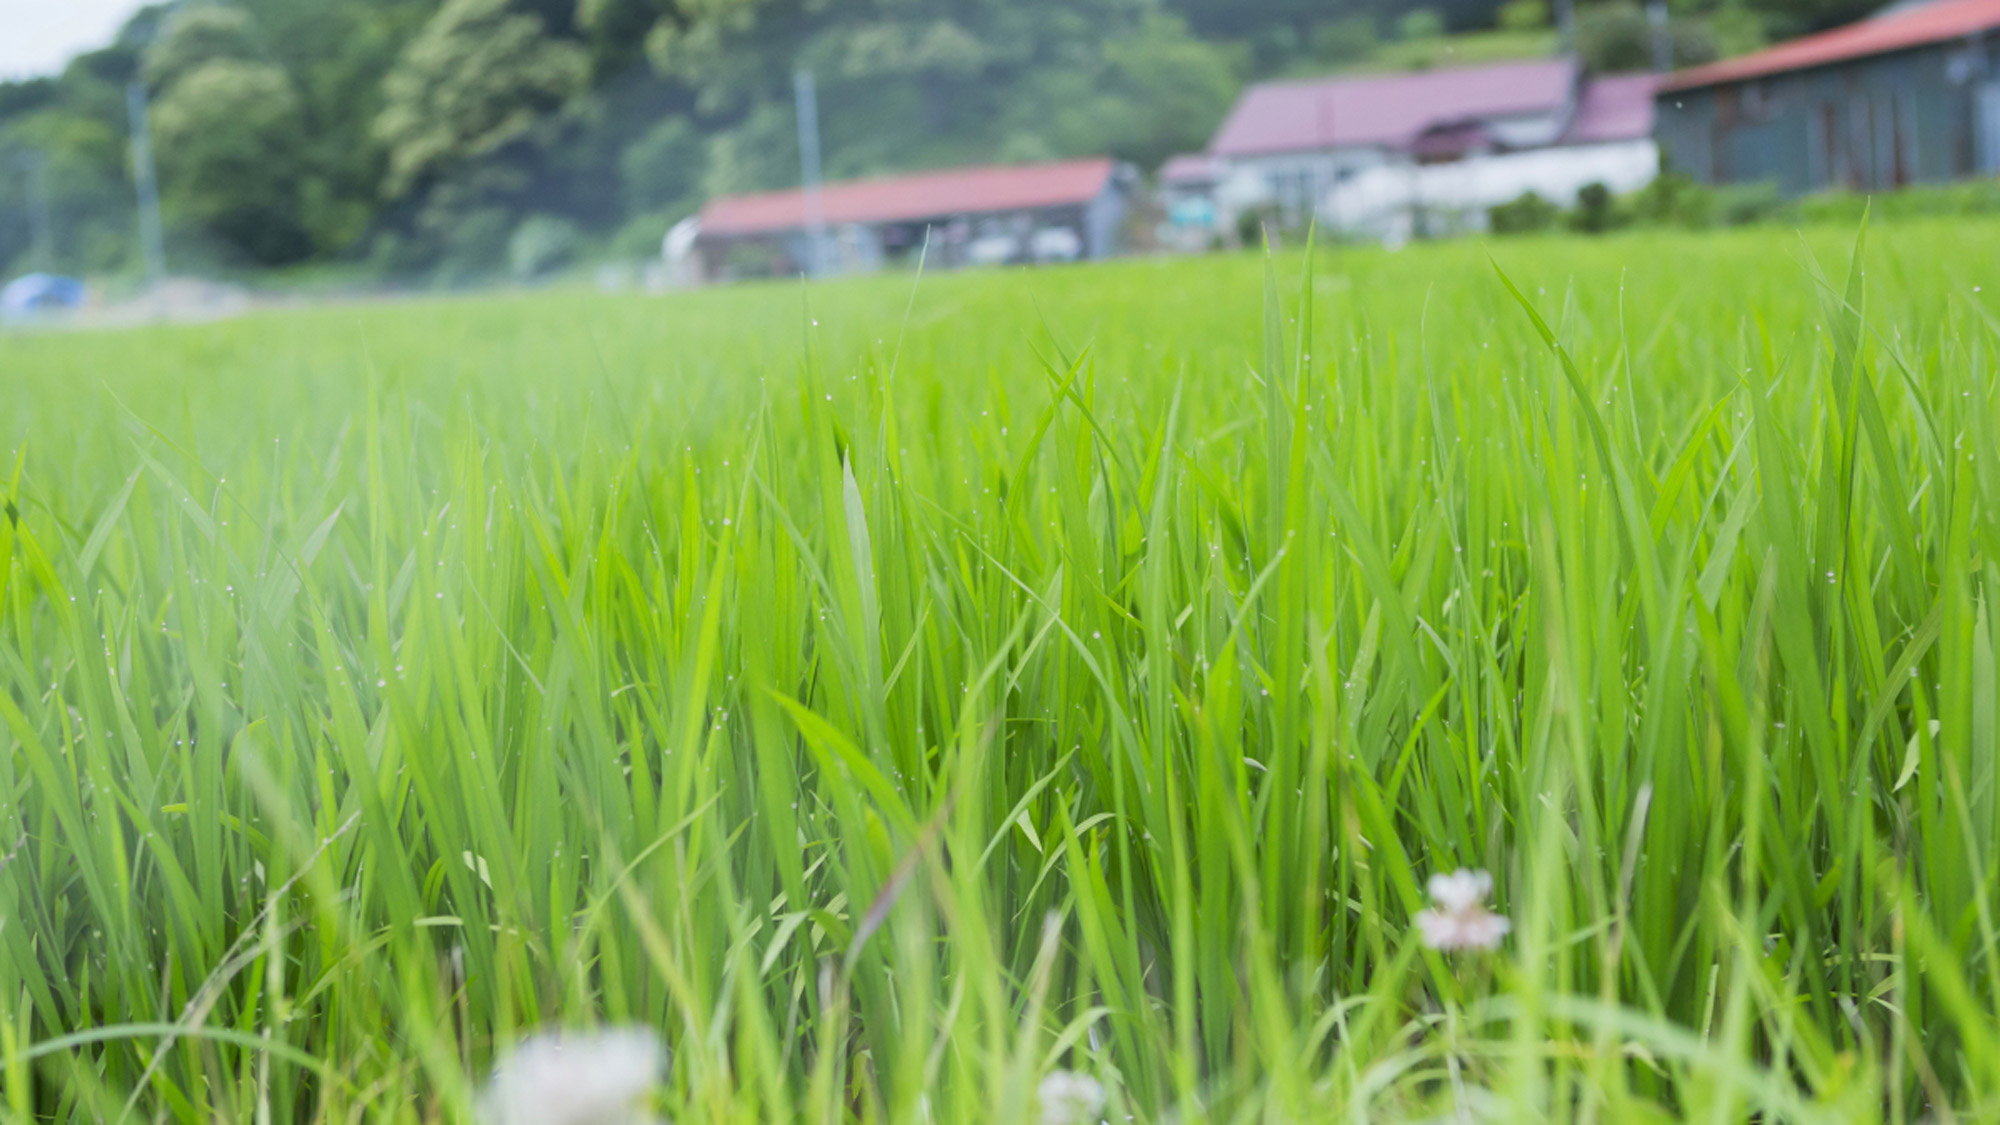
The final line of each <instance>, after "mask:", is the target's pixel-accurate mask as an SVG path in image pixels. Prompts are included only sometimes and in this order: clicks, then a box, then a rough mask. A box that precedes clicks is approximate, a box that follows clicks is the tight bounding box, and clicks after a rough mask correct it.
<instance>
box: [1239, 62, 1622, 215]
mask: <svg viewBox="0 0 2000 1125" xmlns="http://www.w3.org/2000/svg"><path fill="white" fill-rule="evenodd" d="M1657 83H1658V79H1657V78H1656V77H1655V76H1653V75H1624V76H1615V77H1604V78H1591V77H1589V76H1586V75H1585V74H1584V73H1583V71H1582V69H1581V68H1580V67H1579V66H1578V65H1577V63H1576V62H1575V60H1573V59H1551V60H1542V61H1535V62H1516V63H1502V64H1498V65H1493V66H1479V67H1463V68H1453V69H1443V70H1431V71H1422V72H1418V73H1409V74H1387V75H1368V76H1362V77H1352V78H1333V79H1324V80H1316V81H1306V82H1272V83H1265V84H1262V85H1258V86H1253V87H1251V88H1250V89H1249V90H1247V91H1245V92H1244V94H1243V97H1242V98H1241V99H1239V100H1238V102H1237V104H1236V108H1235V109H1234V110H1233V111H1232V112H1231V113H1230V115H1229V117H1228V119H1227V120H1225V121H1224V122H1223V124H1222V127H1221V129H1220V130H1218V131H1217V133H1216V135H1215V139H1214V140H1213V141H1212V142H1211V143H1210V145H1209V157H1210V159H1211V160H1212V161H1213V163H1214V165H1215V167H1216V171H1215V181H1216V186H1215V188H1214V192H1215V200H1216V203H1217V208H1218V211H1219V212H1220V213H1221V218H1222V221H1224V222H1228V221H1232V220H1233V217H1234V216H1235V215H1237V214H1240V213H1241V212H1242V211H1244V210H1247V209H1253V208H1262V207H1270V208H1273V209H1275V210H1276V211H1277V212H1278V215H1279V218H1280V219H1281V220H1282V221H1284V222H1286V223H1288V224H1300V223H1303V222H1304V221H1305V220H1306V219H1307V218H1308V217H1316V218H1317V219H1318V220H1319V222H1320V224H1321V225H1322V226H1324V227H1328V228H1331V229H1333V230H1335V231H1339V232H1342V233H1346V234H1350V235H1364V236H1372V237H1380V238H1383V239H1385V240H1388V241H1398V240H1400V239H1402V238H1407V237H1409V236H1410V235H1412V234H1431V233H1447V232H1450V231H1455V230H1463V229H1482V228H1483V227H1484V226H1485V223H1486V212H1487V210H1488V209H1489V208H1491V207H1493V206H1495V205H1498V204H1501V203H1506V202H1508V201H1509V200H1512V199H1515V198H1517V197H1519V196H1520V195H1521V194H1523V193H1524V192H1528V191H1533V192H1535V193H1537V194H1539V195H1541V196H1543V197H1545V198H1547V199H1549V200H1551V201H1553V202H1556V203H1560V204H1564V205H1567V204H1570V203H1571V202H1573V201H1574V200H1575V198H1576V194H1577V191H1578V190H1579V189H1581V188H1582V187H1584V186H1585V185H1587V184H1590V183H1593V182H1602V183H1603V184H1604V185H1605V186H1607V187H1609V188H1611V189H1612V190H1613V191H1616V192H1623V191H1632V190H1636V189H1637V188H1640V187H1643V186H1645V185H1646V184H1647V183H1648V182H1650V181H1651V180H1652V178H1653V177H1654V175H1656V174H1657V173H1658V170H1659V156H1658V149H1657V147H1656V146H1655V145H1654V143H1653V139H1652V129H1653V92H1654V90H1655V88H1656V86H1657Z"/></svg>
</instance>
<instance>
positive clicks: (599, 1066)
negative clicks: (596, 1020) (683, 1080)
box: [479, 1028, 667, 1125]
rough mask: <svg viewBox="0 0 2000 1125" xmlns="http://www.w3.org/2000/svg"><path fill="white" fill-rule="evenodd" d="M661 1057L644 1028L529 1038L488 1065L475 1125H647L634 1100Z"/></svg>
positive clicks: (650, 1083) (654, 1079)
mask: <svg viewBox="0 0 2000 1125" xmlns="http://www.w3.org/2000/svg"><path fill="white" fill-rule="evenodd" d="M666 1061H667V1052H666V1049H665V1048H664V1047H662V1046H661V1045H660V1037H659V1036H657V1035H655V1034H653V1032H652V1031H650V1030H648V1029H646V1028H621V1029H608V1030H604V1031H591V1032H556V1033H551V1034H546V1035H536V1036H531V1037H529V1038H528V1039H527V1040H525V1041H523V1042H522V1043H521V1045H520V1046H518V1047H516V1048H514V1052H513V1053H512V1054H511V1055H509V1056H507V1058H506V1059H505V1060H504V1061H502V1062H501V1063H500V1065H499V1066H497V1067H495V1068H494V1070H493V1079H492V1081H490V1082H488V1083H487V1084H486V1090H485V1092H484V1093H483V1094H482V1095H481V1096H480V1099H479V1121H480V1125H655V1123H654V1119H653V1117H652V1115H651V1114H649V1113H647V1112H646V1108H645V1106H644V1105H643V1104H641V1099H643V1098H644V1097H645V1096H646V1094H647V1093H648V1092H649V1091H651V1090H652V1089H653V1087H654V1086H655V1085H657V1084H658V1083H659V1080H660V1073H661V1071H662V1070H664V1069H665V1067H666Z"/></svg>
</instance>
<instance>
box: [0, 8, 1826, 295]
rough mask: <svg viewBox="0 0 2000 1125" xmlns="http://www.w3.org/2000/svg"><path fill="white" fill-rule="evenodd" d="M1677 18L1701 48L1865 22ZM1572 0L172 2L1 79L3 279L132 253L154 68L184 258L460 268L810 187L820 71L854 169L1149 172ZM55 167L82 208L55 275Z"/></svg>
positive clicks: (1618, 43) (63, 224)
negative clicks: (1330, 81)
mask: <svg viewBox="0 0 2000 1125" xmlns="http://www.w3.org/2000/svg"><path fill="white" fill-rule="evenodd" d="M1718 5H1719V6H1718ZM1773 5H1780V6H1778V7H1773ZM1503 8H1504V12H1503ZM1677 10H1680V16H1679V18H1678V19H1677V21H1676V23H1675V35H1674V43H1675V48H1674V50H1675V55H1676V57H1677V58H1678V59H1679V60H1681V61H1684V62H1685V61H1698V60H1700V59H1703V58H1706V57H1709V56H1710V55H1712V54H1713V53H1714V52H1715V51H1716V50H1718V49H1721V50H1731V49H1740V48H1743V47H1746V46H1750V45H1753V44H1754V43H1755V42H1757V41H1758V39H1759V38H1760V36H1761V34H1762V32H1763V30H1766V27H1765V25H1767V24H1768V25H1770V27H1771V28H1778V27H1782V28H1786V29H1791V28H1795V27H1798V26H1802V25H1801V19H1806V21H1807V22H1810V21H1811V18H1832V17H1834V16H1837V15H1840V14H1843V13H1846V12H1847V11H1848V10H1849V9H1848V8H1847V7H1844V6H1842V4H1841V3H1837V2H1836V0H1677ZM1549 15H1550V7H1549V5H1548V4H1546V3H1538V2H1537V0H1514V2H1513V3H1510V4H1506V5H1501V4H1498V3H1496V2H1495V0H1439V2H1438V3H1436V4H1435V5H1433V6H1430V7H1416V6H1413V5H1409V4H1402V3H1394V2H1392V0H1226V2H1225V0H844V2H841V3H837V4H830V3H823V2H821V0H173V2H171V3H165V4H160V5H157V6H155V7H152V8H148V9H145V10H143V11H142V12H141V13H140V14H139V15H138V16H137V17H135V18H134V19H133V20H132V21H131V23H130V24H129V25H128V26H127V27H126V28H125V29H124V30H123V31H122V32H121V34H120V35H119V37H118V40H117V41H116V42H115V43H113V44H111V45H109V46H107V47H106V48H105V49H104V50H101V51H97V52H94V53H91V54H88V55H85V56H83V57H82V58H80V59H78V60H77V61H76V62H75V63H74V64H72V65H71V66H70V67H69V68H68V69H67V70H65V71H64V72H63V73H62V74H61V75H60V76H57V77H53V78H47V79H38V80H35V81H30V82H22V83H13V84H0V274H5V273H8V272H11V271H14V270H19V269H23V268H27V267H29V266H32V265H37V264H39V265H44V266H54V267H59V268H62V269H65V270H68V271H71V272H112V271H117V270H119V269H121V268H129V267H130V265H131V263H132V259H133V257H134V253H135V246H136V239H135V237H134V234H133V231H134V219H133V212H132V206H131V201H132V193H131V188H130V175H129V171H128V160H127V154H126V147H125V138H126V136H127V129H128V120H127V114H126V108H125V106H126V103H125V87H126V84H127V83H128V82H130V81H134V80H137V81H141V82H143V83H144V84H145V86H146V88H147V91H148V94H149V96H150V97H151V99H152V104H153V110H154V113H155V114H156V115H157V117H158V119H159V120H158V125H159V128H160V130H161V132H162V134H163V135H162V136H161V138H160V145H159V149H160V154H161V159H160V172H161V179H162V186H163V190H164V193H165V199H166V204H167V218H168V224H169V228H170V229H169V233H170V249H171V250H172V252H173V253H172V257H173V259H174V260H175V261H178V262H181V263H182V264H184V265H187V266H191V267H196V268H213V267H217V266H256V265H277V264H284V263H290V262H300V261H310V260H327V259H333V258H345V259H348V260H351V261H355V262H366V263H368V264H370V265H372V266H373V267H374V268H376V269H378V270H382V271H389V272H399V273H401V272H412V273H413V272H420V271H434V270H438V269H442V270H443V271H444V272H445V273H447V274H450V275H454V276H458V275H466V274H477V273H480V272H484V271H488V270H497V269H499V268H501V267H502V266H503V263H504V261H505V260H506V258H507V256H508V255H507V245H508V241H509V239H510V237H511V235H512V233H513V232H514V231H515V230H516V229H517V228H518V227H520V226H521V225H522V224H524V223H526V222H528V221H529V220H531V219H536V218H542V219H555V220H560V221H563V222H566V223H570V224H572V225H573V226H574V227H575V228H576V229H577V230H578V231H579V232H580V235H581V237H583V238H584V239H586V240H596V241H597V242H598V243H599V244H600V245H602V246H604V247H606V248H608V249H622V250H625V251H628V252H636V251H639V250H641V249H643V248H645V247H648V246H652V245H657V243H658V240H659V237H660V235H661V234H662V232H663V231H664V229H665V228H666V226H667V225H668V224H670V223H671V222H672V220H673V219H675V218H677V217H679V216H680V215H683V214H686V213H687V212H688V211H690V210H692V209H693V208H694V207H695V206H697V205H698V203H699V202H700V200H701V199H702V198H703V197H704V196H705V195H707V194H711V193H714V192H720V191H739V190H747V189H757V188H768V187H776V186H784V185H788V184H791V183H793V182H795V181H796V178H797V175H798V159H797V143H796V131H795V130H796V125H795V121H794V116H793V111H792V104H791V89H792V87H791V81H792V73H793V71H794V70H795V69H797V68H800V67H808V68H811V69H812V70H813V71H814V72H815V74H816V75H817V77H818V79H819V90H820V95H821V104H822V114H821V117H822V125H823V134H824V148H825V153H826V167H827V171H828V173H829V174H831V175H834V176H846V175H854V174H860V173H868V172H879V171H885V170H897V169H911V168H921V167H936V166H942V165H948V164H954V163H964V162H974V161H994V160H1024V159H1034V158H1045V157H1057V156H1066V155H1084V154H1100V153H1109V154H1112V155H1116V156H1119V157H1123V158H1126V159H1130V160H1134V161H1137V162H1139V163H1140V164H1142V165H1145V166H1148V167H1151V166H1153V165H1155V164H1156V163H1158V162H1159V161H1160V160H1162V159H1164V158H1165V157H1166V156H1168V155H1170V154H1172V153H1174V152H1177V151H1182V150H1186V149H1192V148H1197V147H1199V146H1200V145H1201V144H1202V143H1204V142H1205V141H1206V139H1207V138H1208V136H1209V134H1210V132H1211V131H1212V129H1213V128H1214V126H1215V124H1216V123H1217V122H1218V121H1219V120H1220V118H1221V116H1222V114H1223V113H1224V112H1225V111H1226V110H1227V108H1228V106H1229V103H1230V102H1231V100H1232V99H1233V98H1234V97H1235V95H1236V92H1237V91H1238V90H1239V89H1240V87H1241V85H1242V83H1244V82H1246V81H1249V80H1252V79H1255V78H1259V77H1265V76H1270V75H1278V74H1292V73H1301V72H1311V71H1314V70H1324V69H1326V68H1328V67H1332V66H1338V65H1356V64H1366V65H1383V66H1396V65H1428V64H1431V63H1435V62H1448V61H1464V60H1467V59H1475V58H1480V57H1483V56H1484V53H1485V52H1498V53H1500V54H1502V55H1509V54H1518V53H1519V52H1522V51H1529V52H1534V51H1546V50H1549V49H1551V47H1552V46H1553V44H1554V38H1553V36H1551V35H1548V34H1536V29H1538V28H1546V26H1547V24H1548V21H1549ZM1496 24H1497V25H1499V26H1501V27H1503V28H1505V29H1506V30H1507V34H1504V35H1497V36H1495V37H1492V38H1491V40H1490V42H1486V43H1483V44H1477V45H1475V44H1472V43H1468V44H1466V50H1464V51H1462V52H1454V51H1453V50H1451V49H1448V48H1445V47H1439V48H1437V49H1431V48H1429V47H1427V46H1426V44H1443V43H1447V42H1448V41H1447V40H1444V39H1441V38H1439V36H1440V35H1441V34H1442V33H1443V32H1446V31H1451V32H1459V31H1465V30H1468V29H1479V28H1491V27H1494V26H1495V25H1496ZM1648 34H1649V33H1648V31H1647V28H1646V24H1645V19H1644V17H1643V16H1641V15H1640V14H1639V12H1638V9H1637V8H1636V7H1634V6H1633V5H1632V4H1631V3H1630V0H1594V2H1592V3H1586V4H1584V5H1582V7H1581V15H1580V16H1579V20H1578V25H1577V42H1578V46H1579V47H1580V49H1582V50H1583V51H1584V52H1585V53H1586V55H1587V56H1588V57H1590V58H1591V59H1592V60H1593V61H1594V62H1596V63H1598V64H1600V65H1603V66H1606V67H1611V68H1624V67H1631V66H1642V65H1645V64H1646V62H1647V61H1648V59H1649V57H1650V55H1649V47H1648V40H1647V35H1648ZM1392 47H1393V48H1396V49H1395V50H1391V49H1390V48H1392ZM36 175H41V176H44V177H46V181H47V182H48V184H49V186H50V189H51V190H50V193H49V194H50V197H51V198H52V199H53V200H55V203H56V205H55V206H54V208H53V212H52V218H53V235H54V237H53V238H52V239H50V240H49V243H50V245H49V249H50V250H51V251H52V255H51V256H52V260H50V261H45V262H39V263H38V262H36V261H34V260H33V257H34V255H33V254H32V253H31V243H32V241H33V230H32V226H33V224H32V220H31V214H30V206H29V197H30V194H31V188H32V181H33V178H34V176H36ZM542 225H543V226H544V228H546V225H547V224H546V223H543V224H542Z"/></svg>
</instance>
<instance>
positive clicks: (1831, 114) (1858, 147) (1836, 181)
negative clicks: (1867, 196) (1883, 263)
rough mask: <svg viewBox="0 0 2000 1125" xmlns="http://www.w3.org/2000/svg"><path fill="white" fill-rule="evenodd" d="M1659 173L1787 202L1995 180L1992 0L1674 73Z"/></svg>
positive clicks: (1999, 63) (1662, 108) (1999, 73)
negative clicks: (1767, 191)
mask: <svg viewBox="0 0 2000 1125" xmlns="http://www.w3.org/2000/svg"><path fill="white" fill-rule="evenodd" d="M1655 120H1656V125H1655V128H1656V135H1657V137H1658V139H1659V142H1660V149H1661V155H1662V157H1663V159H1664V161H1665V163H1666V165H1667V166H1668V167H1669V168H1671V169H1673V170H1676V171H1679V172H1683V173H1686V174H1688V175H1690V176H1693V177H1694V178H1695V179H1697V180H1700V181H1702V182H1704V183H1712V184H1747V183H1770V184H1774V185H1776V186H1777V187H1778V188H1779V190H1781V191H1783V192H1784V193H1785V194H1787V195H1799V194H1804V193H1807V192H1813V191H1826V190H1836V189H1846V190H1852V191H1883V190H1888V189H1893V188H1898V187H1902V186H1904V185H1907V184H1923V183H1941V182H1944V181H1948V180H1953V179H1960V178H1964V177H1967V176H1974V175H1991V174H1994V173H2000V0H1928V2H1920V3H1907V2H1906V3H1898V4H1892V5H1890V6H1889V7H1887V8H1885V9H1883V10H1882V11H1880V12H1878V13H1876V14H1875V15H1873V16H1871V17H1869V18H1867V19H1864V20H1861V21H1859V22H1856V23H1852V24H1848V25H1847V26H1845V27H1837V28H1834V29H1832V30H1830V31H1824V32H1821V33H1819V34H1817V35H1808V36H1806V37H1804V38H1802V39H1795V40H1792V41H1790V42H1787V43H1781V44H1778V45H1777V46H1774V47H1771V48H1769V49H1767V50H1763V51H1758V52H1756V53H1754V54H1750V55H1744V56H1741V57H1739V58H1733V59H1725V60H1723V61H1721V62H1717V63H1712V64H1710V65H1707V66H1701V67H1695V68H1693V69H1690V70H1684V71H1681V72H1679V73H1677V74H1675V75H1673V76H1672V77H1671V78H1670V79H1669V80H1668V81H1667V82H1666V83H1665V84H1663V85H1662V87H1661V89H1660V92H1659V94H1658V95H1657V113H1656V119H1655Z"/></svg>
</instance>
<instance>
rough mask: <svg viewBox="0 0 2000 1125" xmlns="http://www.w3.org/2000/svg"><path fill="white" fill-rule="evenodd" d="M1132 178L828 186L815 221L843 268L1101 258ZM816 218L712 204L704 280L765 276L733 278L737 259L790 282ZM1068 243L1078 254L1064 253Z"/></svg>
mask: <svg viewBox="0 0 2000 1125" xmlns="http://www.w3.org/2000/svg"><path fill="white" fill-rule="evenodd" d="M1130 179H1131V177H1130V175H1129V173H1128V171H1127V170H1126V169H1125V168H1124V167H1123V166H1121V165H1119V164H1118V163H1117V162H1116V161H1114V160H1111V159H1110V158H1108V157H1093V158H1089V159H1083V160H1063V161H1054V162H1049V163H1041V164H1002V165H988V166H981V167H969V168H948V169H944V170H941V171H935V172H917V173H912V174H909V175H902V176H881V177H875V178H871V179H863V180H849V181H845V182H839V183H830V184H827V185H825V186H824V187H822V188H821V189H820V191H819V198H818V209H819V215H818V218H819V221H820V222H821V223H822V224H823V225H824V228H825V231H826V232H827V233H826V236H825V237H826V238H827V239H828V242H829V246H830V251H831V253H832V254H833V255H834V256H835V257H837V258H838V259H839V260H840V262H841V263H842V264H843V265H844V268H847V269H866V268H870V267H871V266H873V265H875V264H878V263H879V262H880V261H881V260H882V259H883V258H885V257H887V258H894V257H900V256H903V255H905V254H908V253H911V252H914V251H915V250H916V249H917V248H919V247H923V246H928V247H929V250H928V252H927V260H928V261H929V262H931V263H932V264H934V265H946V266H949V265H955V264H960V263H961V262H977V263H984V264H998V263H1002V262H1007V261H1016V260H1023V259H1027V258H1035V259H1037V260H1048V259H1049V258H1050V257H1051V256H1054V257H1059V258H1062V259H1064V260H1067V259H1069V258H1071V257H1089V258H1096V257H1104V256H1107V255H1109V254H1110V253H1112V252H1113V250H1114V249H1115V244H1116V239H1117V234H1118V230H1117V228H1118V225H1119V222H1120V220H1122V218H1123V215H1124V196H1125V193H1126V190H1127V188H1128V186H1129V181H1130ZM812 210H813V202H812V200H810V199H809V198H808V196H807V194H806V193H805V192H804V191H802V190H799V189H791V190H786V191H773V192H761V193H757V194H754V195H726V196H722V197H719V198H717V199H713V200H710V201H709V203H708V205H707V206H706V207H704V208H702V210H701V214H700V216H699V217H698V221H699V229H700V234H699V236H698V239H697V245H698V247H699V248H700V249H701V250H702V252H703V257H704V259H705V260H706V261H707V262H708V263H709V264H710V267H711V268H710V269H709V270H708V271H707V272H709V273H711V274H715V273H730V272H767V270H766V268H765V267H764V266H762V265H756V264H752V265H750V266H749V267H747V269H746V270H742V271H732V269H731V268H730V267H729V266H728V265H727V264H726V263H727V262H728V260H730V259H731V256H732V255H733V256H734V258H735V260H737V261H738V262H739V264H740V263H741V262H743V261H744V260H745V259H746V256H758V255H762V256H763V257H764V258H765V259H767V260H768V267H769V268H768V272H775V273H787V272H795V271H796V270H797V269H798V268H799V265H800V263H801V262H802V261H804V260H807V258H808V256H809V255H810V254H811V250H810V247H809V245H808V244H807V243H808V239H809V235H810V230H811V228H812V226H813V221H814V216H813V214H812ZM1064 232H1067V233H1068V235H1069V236H1073V243H1072V242H1071V241H1070V240H1069V239H1067V238H1065V237H1064ZM1072 244H1073V245H1074V246H1075V250H1074V252H1071V251H1069V250H1067V249H1065V247H1068V246H1070V245H1072Z"/></svg>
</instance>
